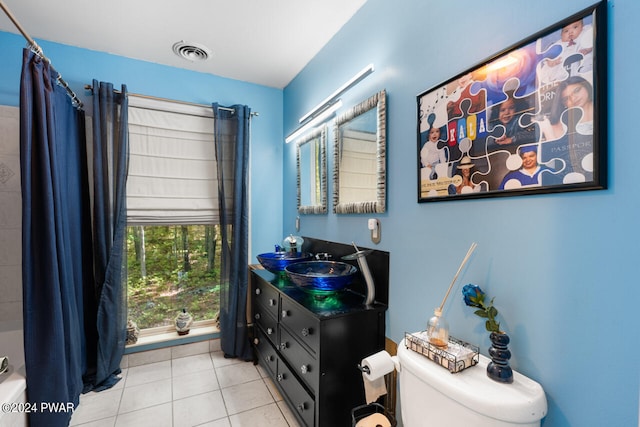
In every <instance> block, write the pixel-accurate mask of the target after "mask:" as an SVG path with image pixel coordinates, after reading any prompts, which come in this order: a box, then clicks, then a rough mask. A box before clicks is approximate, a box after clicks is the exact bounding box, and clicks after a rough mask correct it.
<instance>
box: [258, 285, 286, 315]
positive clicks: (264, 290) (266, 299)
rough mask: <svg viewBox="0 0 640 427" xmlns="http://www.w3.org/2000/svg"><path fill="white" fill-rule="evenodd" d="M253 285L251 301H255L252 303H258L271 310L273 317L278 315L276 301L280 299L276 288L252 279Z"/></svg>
mask: <svg viewBox="0 0 640 427" xmlns="http://www.w3.org/2000/svg"><path fill="white" fill-rule="evenodd" d="M253 282H254V287H253V295H252V297H253V300H252V302H254V303H256V304H254V305H260V306H262V307H264V308H265V309H266V310H268V311H269V312H271V315H272V316H273V317H276V318H277V317H278V301H279V300H280V294H279V293H278V290H277V289H275V288H274V287H273V286H271V285H270V284H268V283H265V282H262V281H259V280H254V281H253Z"/></svg>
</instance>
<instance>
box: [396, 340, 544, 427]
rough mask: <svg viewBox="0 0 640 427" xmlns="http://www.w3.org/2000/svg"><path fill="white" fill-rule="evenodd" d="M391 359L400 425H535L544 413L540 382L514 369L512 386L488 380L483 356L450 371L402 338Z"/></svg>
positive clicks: (486, 361)
mask: <svg viewBox="0 0 640 427" xmlns="http://www.w3.org/2000/svg"><path fill="white" fill-rule="evenodd" d="M395 362H396V366H397V370H398V371H399V375H398V378H399V380H398V381H399V386H400V392H399V393H400V406H401V408H400V412H401V416H402V423H403V425H404V427H423V426H450V427H457V426H461V427H462V426H464V427H467V426H473V427H506V426H520V427H534V426H540V421H541V420H542V418H544V416H545V415H546V413H547V399H546V397H545V394H544V390H543V389H542V387H541V386H540V384H538V383H537V382H535V381H533V380H531V379H529V378H527V377H526V376H524V375H521V374H520V373H518V372H516V371H514V372H513V383H512V384H504V383H499V382H496V381H493V380H491V379H490V378H489V377H487V372H486V370H487V364H488V363H489V362H490V359H488V358H487V357H485V356H483V355H480V360H479V362H478V364H477V365H476V366H472V367H470V368H467V369H465V370H463V371H461V372H458V373H455V374H452V373H450V372H449V371H448V370H447V369H445V368H443V367H441V366H440V365H438V364H436V363H434V362H433V361H431V360H429V359H427V358H426V357H425V356H423V355H421V354H419V353H416V352H415V351H413V350H411V349H408V348H407V347H406V346H405V344H404V340H402V341H401V342H400V344H399V345H398V355H397V359H396V360H395Z"/></svg>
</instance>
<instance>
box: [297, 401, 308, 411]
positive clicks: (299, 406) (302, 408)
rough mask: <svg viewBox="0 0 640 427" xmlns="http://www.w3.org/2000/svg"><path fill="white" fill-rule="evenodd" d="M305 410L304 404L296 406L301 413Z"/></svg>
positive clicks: (305, 405)
mask: <svg viewBox="0 0 640 427" xmlns="http://www.w3.org/2000/svg"><path fill="white" fill-rule="evenodd" d="M305 409H307V404H306V403H305V402H302V403H300V404H299V405H298V411H300V412H303V411H304V410H305Z"/></svg>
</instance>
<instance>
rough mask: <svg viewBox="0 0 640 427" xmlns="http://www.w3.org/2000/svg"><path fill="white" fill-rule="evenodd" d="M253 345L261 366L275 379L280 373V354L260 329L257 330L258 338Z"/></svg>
mask: <svg viewBox="0 0 640 427" xmlns="http://www.w3.org/2000/svg"><path fill="white" fill-rule="evenodd" d="M253 343H254V344H255V348H256V351H257V353H258V361H259V363H260V365H261V366H262V367H264V368H265V370H266V371H267V373H268V374H269V376H270V377H271V378H275V377H276V373H277V372H278V353H277V352H276V349H275V348H274V347H273V346H272V345H271V344H270V343H269V340H268V339H267V338H266V337H265V335H264V333H263V332H262V331H261V330H260V329H256V337H255V338H254V339H253Z"/></svg>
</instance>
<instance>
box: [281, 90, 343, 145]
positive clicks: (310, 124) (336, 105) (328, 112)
mask: <svg viewBox="0 0 640 427" xmlns="http://www.w3.org/2000/svg"><path fill="white" fill-rule="evenodd" d="M341 107H342V100H341V99H338V100H337V101H335V102H334V103H333V104H331V105H330V106H329V108H327V109H326V110H324V111H323V112H322V113H320V114H318V115H317V116H315V117H314V118H312V119H311V120H309V121H308V122H307V123H305V124H304V125H302V126H301V127H299V128H298V129H296V130H295V131H294V132H293V133H292V134H291V135H289V136H288V137H286V138H285V140H284V141H285V142H286V143H287V144H288V143H290V142H291V141H293V140H295V139H296V138H298V137H299V136H300V135H302V134H303V133H305V132H306V131H307V130H309V129H311V128H313V127H315V126H317V125H319V124H320V123H322V122H324V121H325V120H327V119H328V118H329V117H331V115H332V114H333V113H335V112H336V110H338V109H339V108H341Z"/></svg>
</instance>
